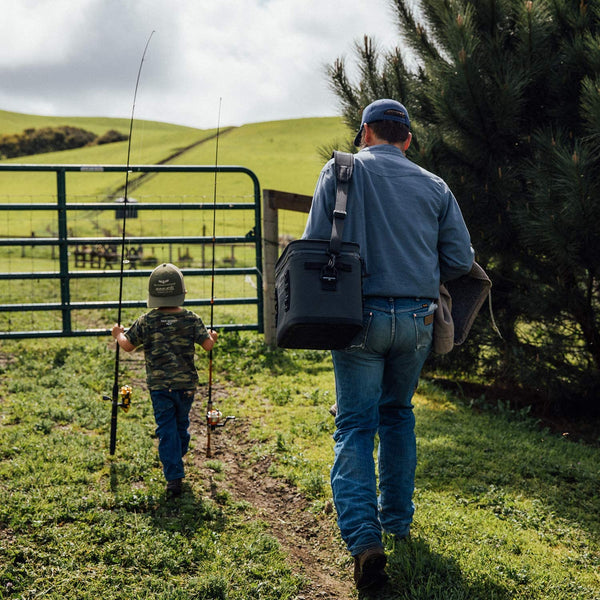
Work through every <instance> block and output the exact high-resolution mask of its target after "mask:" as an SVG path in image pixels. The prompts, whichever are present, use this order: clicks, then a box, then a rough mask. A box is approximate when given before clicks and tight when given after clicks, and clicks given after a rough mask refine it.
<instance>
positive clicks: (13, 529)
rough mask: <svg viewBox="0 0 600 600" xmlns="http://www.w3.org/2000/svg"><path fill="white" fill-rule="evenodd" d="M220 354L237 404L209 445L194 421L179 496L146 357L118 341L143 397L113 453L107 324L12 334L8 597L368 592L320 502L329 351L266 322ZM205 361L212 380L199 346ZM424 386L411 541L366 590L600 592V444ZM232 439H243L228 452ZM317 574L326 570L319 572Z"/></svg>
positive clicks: (531, 597)
mask: <svg viewBox="0 0 600 600" xmlns="http://www.w3.org/2000/svg"><path fill="white" fill-rule="evenodd" d="M214 364H215V368H216V375H215V386H216V389H217V390H219V395H218V399H217V402H218V407H219V408H220V409H221V410H222V411H223V413H224V414H233V415H235V416H236V421H235V422H234V423H233V424H230V425H228V427H227V428H225V429H223V430H220V432H219V434H218V435H217V436H216V439H215V440H214V442H213V444H214V449H215V456H214V457H213V458H212V459H208V458H206V457H205V456H204V443H205V442H204V433H203V430H202V427H201V426H198V425H197V426H196V427H195V429H194V430H193V447H192V451H191V453H190V455H188V457H187V459H186V464H187V467H186V468H187V478H186V490H185V493H184V496H183V497H182V499H181V500H178V501H169V500H167V499H166V497H165V493H164V482H163V480H162V474H161V471H160V465H159V462H158V459H157V454H156V440H155V439H154V437H153V431H154V425H153V419H152V413H151V407H150V404H149V400H148V398H147V394H146V392H145V391H144V386H143V383H142V381H143V360H142V357H141V356H140V355H138V354H133V355H126V356H125V357H123V358H122V362H121V369H122V375H121V382H122V383H126V382H127V383H131V384H132V385H133V388H134V404H133V406H132V408H131V410H130V411H129V412H128V413H127V414H125V413H120V416H119V429H118V443H117V452H116V454H115V456H114V457H112V458H111V457H110V456H109V455H108V449H107V448H108V428H109V421H110V407H109V404H108V403H103V402H102V401H101V397H102V394H103V393H106V392H109V391H110V389H111V385H112V373H113V368H114V351H113V350H112V349H111V348H110V347H109V346H108V345H107V342H106V340H97V339H88V340H77V341H69V340H50V341H37V342H34V341H29V342H9V343H6V344H4V345H3V348H2V351H1V352H0V371H1V373H2V377H1V378H0V598H3V599H8V598H11V599H15V600H16V599H17V598H19V599H20V598H38V597H41V598H53V599H59V598H60V599H63V598H81V599H87V598H89V599H92V598H94V599H95V598H98V597H102V598H105V599H106V600H110V599H113V598H114V599H117V598H119V599H121V600H123V599H138V598H163V599H165V600H166V599H169V600H170V599H172V598H181V599H184V598H185V599H192V598H194V599H228V600H233V599H239V600H246V599H249V598H261V599H271V598H272V599H276V598H277V599H279V600H286V599H287V600H292V599H297V600H299V599H301V598H304V599H315V600H316V599H318V598H340V599H341V598H349V599H351V598H358V597H359V596H358V595H357V594H356V592H355V591H354V590H353V589H352V585H351V581H350V564H349V561H348V556H347V554H346V552H345V550H344V549H343V547H342V544H341V541H340V540H339V539H338V538H337V537H336V533H335V523H334V517H333V515H332V514H331V512H330V511H329V510H327V506H328V505H329V502H330V501H331V492H330V488H329V485H328V471H329V467H330V464H331V460H332V446H333V442H332V439H331V435H332V433H333V420H332V418H331V417H330V415H329V414H328V408H329V405H330V403H331V402H332V397H333V378H332V373H331V364H330V359H329V357H328V354H327V353H323V352H311V351H281V350H277V351H273V350H269V349H267V348H265V347H264V346H263V345H262V342H261V340H260V338H259V337H258V336H256V335H255V334H251V333H246V334H244V333H242V334H234V333H232V334H223V336H222V338H221V340H220V343H219V345H218V348H217V349H216V350H215V357H214ZM198 365H199V368H200V373H201V379H202V381H203V382H206V356H201V357H199V359H198ZM204 393H205V390H204V392H201V394H200V396H199V398H198V404H197V406H196V409H195V410H196V412H197V415H198V421H197V422H198V423H201V422H202V410H203V405H204V403H205V396H204V395H203V394H204ZM415 403H416V409H415V410H416V416H417V434H418V450H419V466H418V472H417V479H416V493H415V504H416V507H417V510H416V515H415V523H414V528H413V532H412V538H411V540H410V541H409V542H403V543H399V544H398V543H396V544H395V543H394V542H393V541H392V540H388V541H387V542H386V550H387V552H388V556H389V573H390V575H391V584H390V585H389V586H388V587H387V588H385V589H384V590H383V591H382V592H381V593H379V594H376V595H372V596H366V595H361V596H360V597H361V598H367V597H373V598H381V599H383V600H387V599H398V600H425V599H427V600H431V599H438V600H454V599H461V600H492V599H493V600H509V599H510V600H512V599H523V600H524V599H528V600H537V599H539V600H547V599H548V598H552V599H556V600H594V599H598V598H600V579H599V572H600V571H599V569H600V547H599V540H600V526H599V522H598V512H599V510H600V497H599V495H598V460H599V458H600V456H599V454H600V449H599V448H598V447H592V446H587V445H585V444H581V443H575V442H572V441H569V439H568V438H567V437H565V436H561V435H559V434H558V435H557V434H553V433H551V432H550V431H548V430H545V429H543V428H541V427H540V426H539V425H538V424H536V423H535V422H533V421H523V420H521V419H519V418H517V415H514V414H511V413H508V412H496V413H491V412H483V413H480V412H476V411H475V410H473V409H472V408H470V407H469V406H467V405H465V404H463V403H461V402H459V401H457V400H456V399H455V398H453V397H452V396H451V395H449V394H447V393H445V392H441V391H440V390H439V389H437V388H436V387H435V386H434V385H432V384H431V383H428V382H426V381H425V382H424V383H423V384H422V386H421V388H420V390H419V393H418V394H417V396H416V399H415ZM226 441H227V443H226ZM236 445H240V448H243V450H242V451H241V453H239V452H238V453H236V454H235V455H233V456H230V453H233V451H234V449H235V447H236ZM232 461H233V462H232ZM265 465H268V470H266V471H265ZM232 466H235V471H233V470H231V467H232ZM240 470H245V471H246V473H247V474H248V480H247V482H246V484H247V485H248V486H249V487H250V488H256V489H257V490H259V491H260V488H262V487H263V486H264V488H265V490H268V488H270V487H271V486H272V484H271V483H269V482H270V481H273V480H275V481H280V482H282V485H285V486H286V487H285V490H287V492H286V493H287V495H286V496H284V497H281V498H275V497H274V498H271V499H269V498H267V500H266V503H267V504H266V505H267V506H268V507H269V506H270V509H269V510H267V512H266V513H265V512H263V513H261V512H259V509H258V506H257V505H256V504H255V503H253V502H249V501H248V496H246V495H244V496H241V495H238V494H237V493H236V490H238V489H240V486H239V485H238V484H239V482H238V481H236V478H238V477H239V474H238V475H235V474H234V473H236V472H238V471H240ZM262 472H264V476H262V475H259V474H260V473H262ZM264 493H267V492H266V491H265V492H264ZM299 497H302V498H304V499H305V509H304V513H306V518H307V519H309V520H310V523H311V530H310V533H309V534H307V535H306V536H305V537H304V538H302V537H301V538H300V542H298V539H296V541H295V542H294V544H293V545H292V546H286V544H285V543H283V542H281V541H280V538H281V536H282V534H284V533H290V532H289V531H287V532H282V531H281V528H282V527H285V528H291V529H292V531H293V530H294V529H297V528H298V526H299V525H298V522H297V521H293V522H291V523H290V522H289V521H288V520H287V517H286V515H285V514H284V511H283V509H275V506H278V505H277V504H276V500H277V501H283V502H284V503H287V504H290V505H291V504H292V503H294V502H298V498H299ZM269 515H270V516H269ZM332 532H333V533H332ZM299 543H300V544H304V545H305V546H306V549H308V550H310V551H309V552H308V553H307V554H308V556H306V557H305V558H304V559H303V560H302V561H299V560H298V559H296V558H294V557H295V556H296V553H297V552H298V548H297V546H298V544H299ZM315 548H316V549H317V550H314V549H315ZM312 553H314V554H315V555H319V556H320V557H321V558H320V559H319V561H316V560H315V559H312V558H311V556H310V555H311V554H312ZM321 571H326V573H327V574H328V579H327V581H328V582H329V583H328V584H322V585H321V586H320V587H319V586H315V585H314V581H315V580H316V579H317V576H318V575H319V573H320V572H321ZM323 594H324V595H323Z"/></svg>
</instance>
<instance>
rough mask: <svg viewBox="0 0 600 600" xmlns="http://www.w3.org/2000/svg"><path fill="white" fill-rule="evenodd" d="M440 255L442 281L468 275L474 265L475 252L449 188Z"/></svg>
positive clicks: (440, 241) (442, 221)
mask: <svg viewBox="0 0 600 600" xmlns="http://www.w3.org/2000/svg"><path fill="white" fill-rule="evenodd" d="M438 255H439V260H440V280H441V281H442V282H445V281H450V280H451V279H456V278H458V277H460V276H461V275H466V274H467V273H468V272H469V271H470V270H471V267H472V266H473V261H474V260H475V252H474V251H473V247H472V246H471V236H470V235H469V230H468V229H467V226H466V224H465V221H464V219H463V216H462V213H461V211H460V208H459V206H458V202H457V201H456V198H455V197H454V195H453V194H452V192H451V191H450V190H449V189H448V190H447V204H446V210H445V211H444V212H443V213H442V215H441V217H440V225H439V238H438Z"/></svg>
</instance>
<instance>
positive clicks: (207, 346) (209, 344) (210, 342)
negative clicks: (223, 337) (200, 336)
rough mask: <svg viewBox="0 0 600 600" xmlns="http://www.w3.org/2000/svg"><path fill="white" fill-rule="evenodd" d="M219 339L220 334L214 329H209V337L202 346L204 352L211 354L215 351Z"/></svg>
mask: <svg viewBox="0 0 600 600" xmlns="http://www.w3.org/2000/svg"><path fill="white" fill-rule="evenodd" d="M218 337H219V334H218V333H217V332H216V331H215V330H214V329H209V330H208V337H207V338H206V339H205V340H204V341H203V342H202V344H201V346H202V347H203V348H204V350H206V351H207V352H210V351H211V350H212V349H213V346H214V345H215V342H216V341H217V338H218Z"/></svg>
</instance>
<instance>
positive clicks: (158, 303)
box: [147, 294, 185, 308]
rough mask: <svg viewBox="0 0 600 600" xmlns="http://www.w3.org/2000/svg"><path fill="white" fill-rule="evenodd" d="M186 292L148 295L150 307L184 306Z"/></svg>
mask: <svg viewBox="0 0 600 600" xmlns="http://www.w3.org/2000/svg"><path fill="white" fill-rule="evenodd" d="M184 301H185V294H180V295H179V296H148V303H147V304H148V308H161V307H163V306H182V305H183V303H184Z"/></svg>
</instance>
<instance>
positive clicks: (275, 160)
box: [0, 111, 348, 236]
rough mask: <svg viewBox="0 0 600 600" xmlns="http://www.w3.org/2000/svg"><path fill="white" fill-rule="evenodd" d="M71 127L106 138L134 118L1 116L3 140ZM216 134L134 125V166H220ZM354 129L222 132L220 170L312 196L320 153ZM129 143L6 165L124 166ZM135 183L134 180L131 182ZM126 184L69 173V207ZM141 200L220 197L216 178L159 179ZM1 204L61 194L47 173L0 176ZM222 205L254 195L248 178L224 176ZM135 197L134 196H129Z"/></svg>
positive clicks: (336, 122)
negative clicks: (244, 171)
mask: <svg viewBox="0 0 600 600" xmlns="http://www.w3.org/2000/svg"><path fill="white" fill-rule="evenodd" d="M59 125H72V126H77V127H81V128H83V129H87V130H89V131H92V132H94V133H97V134H102V133H104V132H105V131H107V130H109V129H116V130H117V131H120V132H123V133H128V131H129V120H128V119H108V118H95V117H40V116H35V115H24V114H19V113H11V112H6V111H0V134H9V133H20V132H22V131H23V130H24V129H26V128H39V127H56V126H59ZM215 133H216V130H215V129H210V130H201V129H195V128H192V127H183V126H179V125H172V124H168V123H161V122H154V121H143V120H136V121H134V127H133V135H132V140H131V142H132V144H131V157H130V164H132V165H135V164H162V163H165V162H166V163H167V164H180V165H182V164H185V165H214V163H215V153H216V141H215V137H214V136H215ZM347 138H348V131H347V129H346V127H345V126H344V124H343V123H342V121H341V119H339V118H336V117H328V118H315V119H293V120H285V121H272V122H266V123H253V124H249V125H243V126H241V127H234V128H228V127H226V126H223V127H222V128H221V135H220V139H219V155H218V162H219V165H239V166H243V167H246V168H249V169H251V170H252V171H253V172H254V173H255V174H256V175H257V177H258V179H259V182H260V185H261V188H262V189H264V188H270V189H278V190H284V191H289V192H295V193H300V194H307V195H310V194H312V191H313V189H314V186H315V183H316V180H317V177H318V175H319V171H320V169H321V167H322V165H323V158H322V157H321V156H320V155H319V147H320V146H322V145H328V144H338V145H341V144H343V143H344V141H345V140H346V139H347ZM127 146H128V143H127V142H118V143H114V144H106V145H103V146H92V147H87V148H78V149H75V150H68V151H63V152H52V153H47V154H39V155H34V156H28V157H21V158H19V159H10V160H3V161H0V164H93V165H100V164H126V163H127ZM131 179H132V181H133V182H135V177H133V178H131ZM123 183H124V175H123V174H122V173H94V174H90V173H85V174H79V173H75V174H69V175H68V178H67V193H68V196H69V199H70V200H71V201H83V200H85V199H90V200H93V201H101V200H103V199H104V198H106V197H107V196H110V195H111V194H113V193H114V192H115V191H116V190H118V189H119V187H121V186H122V185H123ZM131 189H135V197H136V198H137V199H140V200H143V199H145V198H151V197H156V196H160V197H161V198H162V199H164V201H169V200H171V201H172V199H173V198H175V199H177V198H182V197H186V198H188V197H190V196H210V197H211V198H212V195H213V193H214V177H213V176H212V174H211V175H210V176H207V175H204V176H203V177H202V178H200V177H199V176H197V175H187V174H184V175H182V174H176V175H169V174H161V175H158V176H155V177H151V178H148V179H147V181H144V183H143V184H142V185H140V186H139V187H136V186H135V185H132V188H131ZM0 190H1V192H0V198H2V201H8V202H10V201H22V199H23V197H25V198H27V200H26V201H28V202H29V201H31V202H36V201H39V202H44V201H45V202H47V201H49V199H50V198H52V197H53V196H54V194H55V178H54V175H53V174H45V173H18V172H17V173H12V172H11V173H0ZM217 191H218V192H217V193H218V196H219V200H220V201H226V199H227V198H232V197H240V196H248V195H251V194H252V186H251V181H250V179H249V178H248V177H247V176H245V175H244V176H240V175H229V174H223V175H220V176H219V178H218V185H217ZM131 195H132V196H133V195H134V194H133V193H132V194H131ZM305 219H306V217H305V215H298V214H288V215H285V214H283V215H282V218H281V222H282V226H283V228H284V229H286V230H288V231H286V232H289V233H292V234H293V235H296V236H297V235H299V233H300V232H301V229H302V227H303V224H304V221H305Z"/></svg>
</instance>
